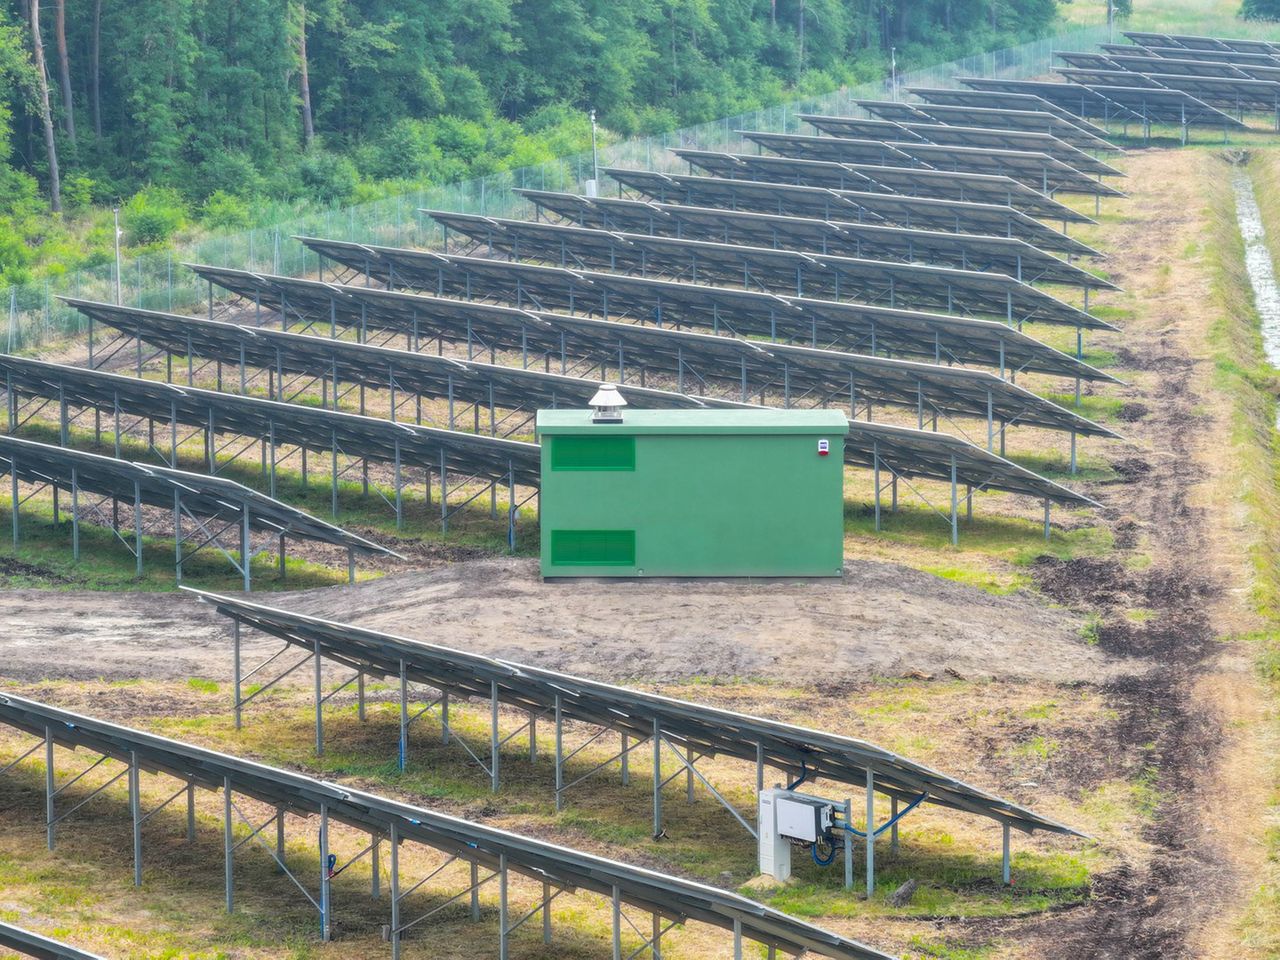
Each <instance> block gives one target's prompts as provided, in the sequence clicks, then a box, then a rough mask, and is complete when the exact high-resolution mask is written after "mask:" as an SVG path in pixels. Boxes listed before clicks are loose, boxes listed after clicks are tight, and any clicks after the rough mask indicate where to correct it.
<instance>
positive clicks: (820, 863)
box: [809, 842, 838, 867]
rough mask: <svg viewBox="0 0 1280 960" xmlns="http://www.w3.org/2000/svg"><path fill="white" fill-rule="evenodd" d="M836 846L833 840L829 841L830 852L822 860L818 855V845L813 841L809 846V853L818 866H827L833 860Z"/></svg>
mask: <svg viewBox="0 0 1280 960" xmlns="http://www.w3.org/2000/svg"><path fill="white" fill-rule="evenodd" d="M837 850H838V848H837V846H836V844H835V843H834V842H832V843H831V853H830V854H829V855H828V856H827V858H826V859H825V860H824V859H822V858H821V857H819V856H818V845H817V844H816V843H813V844H811V845H810V846H809V853H810V854H811V855H812V856H813V862H814V863H816V864H817V865H818V866H820V867H829V866H831V864H832V863H834V862H835V859H836V852H837Z"/></svg>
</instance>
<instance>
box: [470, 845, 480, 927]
mask: <svg viewBox="0 0 1280 960" xmlns="http://www.w3.org/2000/svg"><path fill="white" fill-rule="evenodd" d="M471 919H472V921H473V922H475V921H478V920H479V919H480V864H478V863H476V862H475V861H474V860H472V861H471Z"/></svg>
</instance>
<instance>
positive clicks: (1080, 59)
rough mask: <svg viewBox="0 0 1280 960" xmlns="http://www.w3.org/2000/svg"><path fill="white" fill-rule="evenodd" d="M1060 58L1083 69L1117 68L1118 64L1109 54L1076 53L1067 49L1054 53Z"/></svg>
mask: <svg viewBox="0 0 1280 960" xmlns="http://www.w3.org/2000/svg"><path fill="white" fill-rule="evenodd" d="M1054 56H1055V57H1057V58H1058V59H1059V60H1062V61H1063V62H1064V63H1066V64H1068V65H1069V66H1072V67H1079V68H1081V69H1083V70H1115V69H1116V64H1115V61H1114V60H1112V59H1111V58H1110V57H1109V56H1105V55H1103V54H1101V53H1075V52H1072V51H1067V50H1059V51H1056V52H1055V53H1054Z"/></svg>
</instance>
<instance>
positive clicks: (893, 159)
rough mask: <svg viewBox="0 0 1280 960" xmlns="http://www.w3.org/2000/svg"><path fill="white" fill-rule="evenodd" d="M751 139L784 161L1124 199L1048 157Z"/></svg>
mask: <svg viewBox="0 0 1280 960" xmlns="http://www.w3.org/2000/svg"><path fill="white" fill-rule="evenodd" d="M743 136H745V137H746V138H747V139H749V140H752V141H754V142H756V143H758V144H760V145H761V146H762V147H766V148H768V149H770V150H772V151H774V152H775V153H778V154H781V155H782V156H789V157H799V158H801V159H806V160H834V161H836V162H846V163H880V164H887V165H890V166H905V167H910V166H916V165H923V166H926V167H931V168H932V169H935V170H956V171H962V172H963V171H967V172H971V173H988V174H1002V175H1004V176H1008V177H1012V178H1013V179H1015V180H1018V181H1021V182H1022V183H1025V184H1027V185H1028V186H1032V187H1036V188H1038V189H1039V190H1040V191H1041V192H1042V193H1045V194H1053V193H1080V194H1086V195H1089V196H1095V195H1097V196H1104V197H1121V196H1124V194H1122V193H1121V192H1120V191H1118V190H1116V189H1114V188H1113V187H1109V186H1107V185H1106V184H1104V183H1099V182H1098V181H1096V180H1093V179H1091V178H1090V177H1089V176H1087V175H1086V174H1084V173H1081V172H1080V171H1079V170H1076V169H1075V168H1074V167H1071V166H1068V165H1067V164H1065V163H1062V162H1061V161H1058V160H1055V159H1054V158H1053V157H1050V156H1048V155H1047V154H1044V153H1035V152H1029V151H1022V150H1002V149H993V148H980V147H963V146H950V145H942V144H935V143H917V142H912V143H904V142H901V141H897V142H882V141H878V140H856V139H845V138H840V137H807V136H801V135H799V134H787V133H743Z"/></svg>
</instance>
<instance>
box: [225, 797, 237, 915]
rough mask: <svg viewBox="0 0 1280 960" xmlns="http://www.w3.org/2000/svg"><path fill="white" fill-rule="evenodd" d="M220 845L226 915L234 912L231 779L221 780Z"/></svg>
mask: <svg viewBox="0 0 1280 960" xmlns="http://www.w3.org/2000/svg"><path fill="white" fill-rule="evenodd" d="M222 843H223V857H224V860H225V864H226V872H225V875H224V877H223V882H224V883H225V885H226V894H227V913H232V912H233V911H234V910H235V900H234V899H233V897H232V890H231V887H232V884H231V880H232V866H233V864H234V863H235V855H236V854H235V850H236V847H235V834H234V833H233V832H232V830H231V778H230V777H223V778H222Z"/></svg>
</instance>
